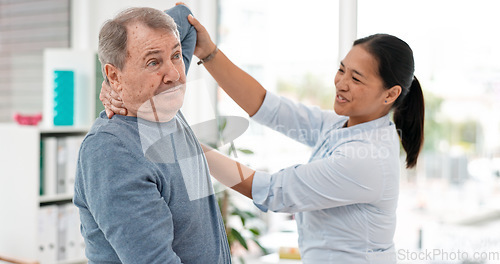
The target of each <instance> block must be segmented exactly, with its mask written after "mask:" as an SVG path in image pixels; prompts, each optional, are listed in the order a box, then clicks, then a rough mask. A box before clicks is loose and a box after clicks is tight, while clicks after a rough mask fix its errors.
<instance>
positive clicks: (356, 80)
mask: <svg viewBox="0 0 500 264" xmlns="http://www.w3.org/2000/svg"><path fill="white" fill-rule="evenodd" d="M352 79H353V80H354V81H355V82H360V80H359V79H358V78H356V77H352Z"/></svg>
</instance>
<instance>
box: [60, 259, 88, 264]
mask: <svg viewBox="0 0 500 264" xmlns="http://www.w3.org/2000/svg"><path fill="white" fill-rule="evenodd" d="M87 262H88V261H87V260H86V259H70V260H62V261H58V262H57V264H86V263H87Z"/></svg>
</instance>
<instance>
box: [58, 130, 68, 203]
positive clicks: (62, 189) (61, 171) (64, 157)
mask: <svg viewBox="0 0 500 264" xmlns="http://www.w3.org/2000/svg"><path fill="white" fill-rule="evenodd" d="M67 163H68V150H67V146H66V138H65V137H58V138H57V166H56V193H58V194H61V193H66V166H67Z"/></svg>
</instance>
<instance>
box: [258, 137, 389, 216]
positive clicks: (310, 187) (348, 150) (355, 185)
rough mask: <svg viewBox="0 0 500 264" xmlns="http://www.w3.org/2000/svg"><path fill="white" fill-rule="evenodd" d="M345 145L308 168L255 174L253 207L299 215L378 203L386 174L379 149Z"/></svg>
mask: <svg viewBox="0 0 500 264" xmlns="http://www.w3.org/2000/svg"><path fill="white" fill-rule="evenodd" d="M345 145H346V146H343V147H340V148H338V149H337V150H335V151H334V153H333V155H332V156H330V157H327V158H324V159H319V160H316V161H313V162H311V163H308V164H305V165H296V166H292V167H289V168H286V169H283V170H281V171H279V172H277V173H274V174H268V173H264V172H257V173H255V176H254V179H253V184H252V196H253V200H254V204H255V205H256V206H257V207H258V208H259V209H260V210H262V211H264V212H265V211H267V210H271V211H274V212H288V213H296V212H303V211H312V210H321V209H326V208H332V207H338V206H344V205H349V204H355V203H370V202H375V201H377V200H379V199H380V198H381V195H382V193H383V189H384V170H383V167H382V166H381V163H380V162H379V160H378V157H379V156H380V155H378V153H377V151H378V150H377V148H375V147H374V146H372V145H371V144H370V143H366V142H350V143H347V144H345ZM361 164H362V166H361Z"/></svg>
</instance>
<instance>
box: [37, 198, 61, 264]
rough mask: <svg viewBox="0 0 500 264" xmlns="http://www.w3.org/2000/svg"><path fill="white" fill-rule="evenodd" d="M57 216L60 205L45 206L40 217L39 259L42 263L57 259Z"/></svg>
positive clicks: (49, 262) (50, 263) (40, 212)
mask: <svg viewBox="0 0 500 264" xmlns="http://www.w3.org/2000/svg"><path fill="white" fill-rule="evenodd" d="M57 217H58V206H57V205H48V206H43V207H41V208H40V210H39V217H38V242H39V247H38V259H39V260H40V264H54V263H55V262H56V261H57Z"/></svg>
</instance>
